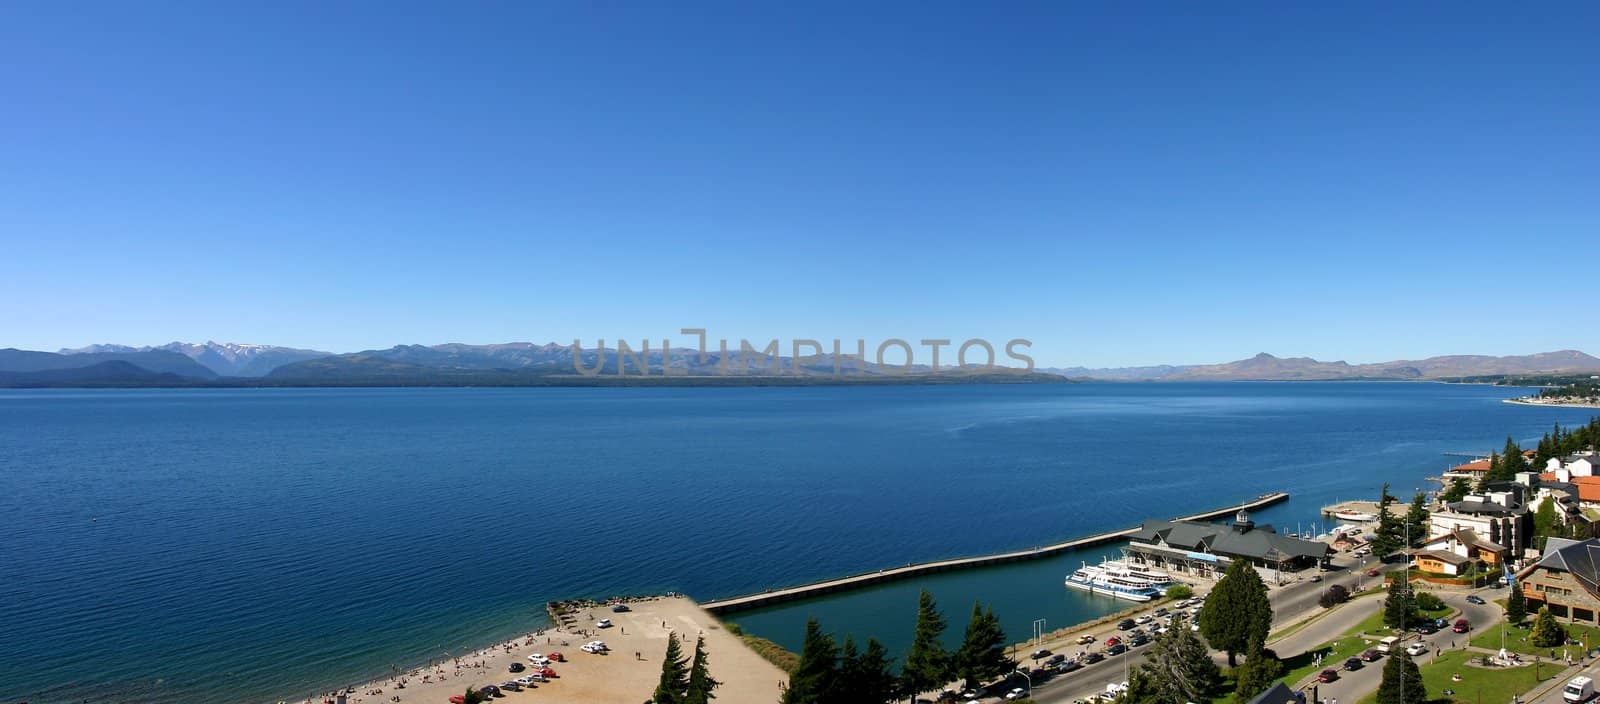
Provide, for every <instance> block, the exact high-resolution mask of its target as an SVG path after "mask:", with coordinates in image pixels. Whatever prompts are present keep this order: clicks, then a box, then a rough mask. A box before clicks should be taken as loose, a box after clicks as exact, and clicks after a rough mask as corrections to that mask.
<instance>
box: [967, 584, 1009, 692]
mask: <svg viewBox="0 0 1600 704" xmlns="http://www.w3.org/2000/svg"><path fill="white" fill-rule="evenodd" d="M1010 665H1011V663H1010V661H1008V660H1007V659H1006V633H1005V631H1004V630H1001V628H1000V619H999V618H998V617H996V616H995V615H994V609H993V608H990V609H989V610H988V611H987V612H985V611H984V610H983V608H982V607H981V606H980V605H979V604H978V602H976V601H974V602H972V618H971V619H969V620H968V621H967V633H966V637H964V638H962V640H961V648H960V649H959V650H957V651H956V655H955V666H956V673H957V674H958V675H960V676H961V678H962V679H964V680H966V682H967V686H968V687H978V686H981V685H982V684H983V683H984V682H988V681H989V680H992V679H994V678H996V677H999V676H1000V675H1003V674H1005V673H1006V672H1007V671H1009V670H1010V669H1011V667H1010Z"/></svg>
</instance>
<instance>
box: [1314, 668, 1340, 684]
mask: <svg viewBox="0 0 1600 704" xmlns="http://www.w3.org/2000/svg"><path fill="white" fill-rule="evenodd" d="M1336 679H1339V673H1338V672H1336V671H1334V670H1323V671H1322V672H1318V673H1317V681H1318V682H1321V683H1323V684H1327V683H1329V682H1332V681H1334V680H1336Z"/></svg>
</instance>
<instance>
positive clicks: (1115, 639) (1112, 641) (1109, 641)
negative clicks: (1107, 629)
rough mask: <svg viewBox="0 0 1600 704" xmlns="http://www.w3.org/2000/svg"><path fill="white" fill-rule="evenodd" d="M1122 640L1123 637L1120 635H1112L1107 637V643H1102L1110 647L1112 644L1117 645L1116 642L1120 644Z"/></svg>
mask: <svg viewBox="0 0 1600 704" xmlns="http://www.w3.org/2000/svg"><path fill="white" fill-rule="evenodd" d="M1121 642H1122V639H1121V638H1118V637H1116V636H1111V637H1110V638H1107V639H1106V642H1105V643H1103V644H1102V645H1104V646H1106V647H1107V648H1109V647H1111V646H1113V645H1116V644H1118V643H1121Z"/></svg>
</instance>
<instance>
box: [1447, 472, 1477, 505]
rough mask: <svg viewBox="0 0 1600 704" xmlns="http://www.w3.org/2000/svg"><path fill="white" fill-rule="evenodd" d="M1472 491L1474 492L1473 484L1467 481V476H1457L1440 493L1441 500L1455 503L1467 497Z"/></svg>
mask: <svg viewBox="0 0 1600 704" xmlns="http://www.w3.org/2000/svg"><path fill="white" fill-rule="evenodd" d="M1470 493H1472V484H1471V483H1470V482H1468V481H1467V478H1466V477H1456V478H1455V479H1452V480H1450V486H1448V487H1445V490H1444V491H1443V492H1442V493H1440V494H1439V500H1440V501H1443V502H1445V503H1447V504H1453V503H1455V502H1457V501H1460V500H1462V499H1465V498H1467V494H1470Z"/></svg>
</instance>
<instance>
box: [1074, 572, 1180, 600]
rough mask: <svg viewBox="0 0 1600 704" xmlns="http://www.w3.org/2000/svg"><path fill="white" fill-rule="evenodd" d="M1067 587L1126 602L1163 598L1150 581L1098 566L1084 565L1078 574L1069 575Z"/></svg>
mask: <svg viewBox="0 0 1600 704" xmlns="http://www.w3.org/2000/svg"><path fill="white" fill-rule="evenodd" d="M1066 585H1067V586H1068V587H1070V588H1072V589H1079V590H1082V591H1086V592H1089V593H1090V594H1105V595H1107V596H1111V597H1116V598H1118V599H1123V600H1126V601H1140V602H1143V601H1150V600H1151V599H1154V598H1156V597H1158V596H1161V590H1160V589H1157V588H1155V587H1154V586H1152V585H1151V584H1150V580H1147V579H1144V578H1141V577H1135V576H1133V575H1131V574H1128V573H1126V572H1122V571H1117V572H1115V573H1114V572H1113V571H1111V570H1107V569H1105V568H1103V567H1100V566H1098V565H1090V564H1088V563H1084V565H1083V567H1081V568H1079V569H1078V570H1077V571H1076V572H1073V573H1072V574H1070V575H1067V581H1066Z"/></svg>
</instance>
